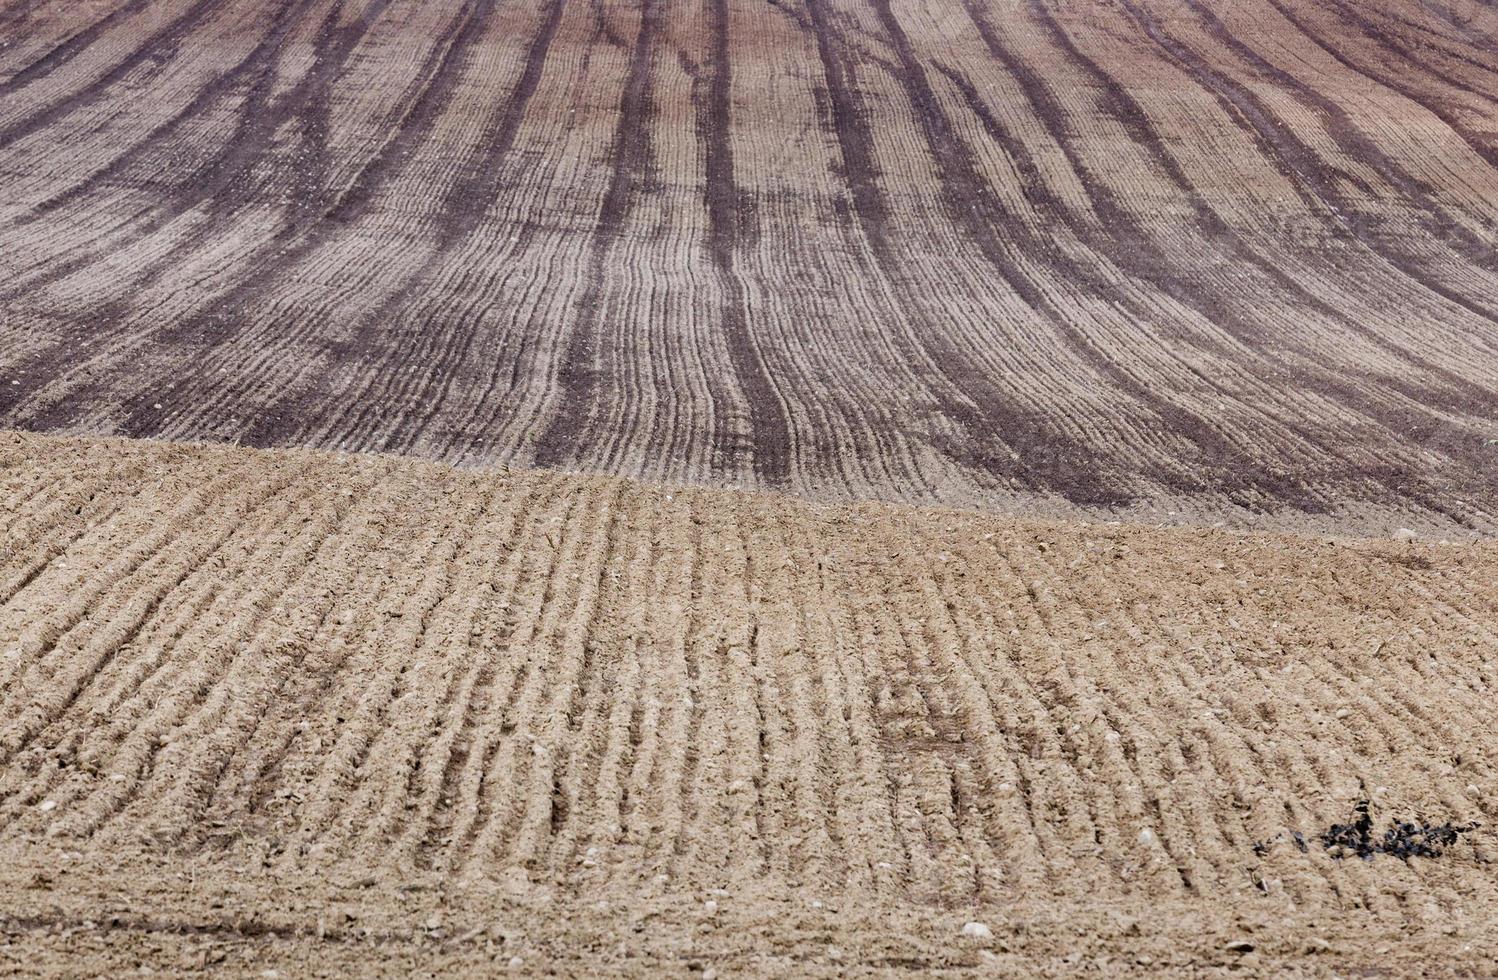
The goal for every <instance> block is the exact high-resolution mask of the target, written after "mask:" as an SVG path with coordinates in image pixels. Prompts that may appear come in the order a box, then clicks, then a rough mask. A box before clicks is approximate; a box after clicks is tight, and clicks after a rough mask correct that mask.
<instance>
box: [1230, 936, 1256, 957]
mask: <svg viewBox="0 0 1498 980" xmlns="http://www.w3.org/2000/svg"><path fill="white" fill-rule="evenodd" d="M1227 950H1228V952H1229V953H1237V954H1238V955H1240V956H1242V955H1243V954H1244V953H1252V952H1253V951H1254V944H1253V943H1251V942H1249V941H1248V940H1247V939H1235V940H1233V941H1232V942H1230V943H1228V945H1227Z"/></svg>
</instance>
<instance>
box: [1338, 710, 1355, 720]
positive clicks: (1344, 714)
mask: <svg viewBox="0 0 1498 980" xmlns="http://www.w3.org/2000/svg"><path fill="white" fill-rule="evenodd" d="M1350 714H1352V709H1351V708H1338V709H1337V717H1338V718H1346V717H1347V716H1348V715H1350Z"/></svg>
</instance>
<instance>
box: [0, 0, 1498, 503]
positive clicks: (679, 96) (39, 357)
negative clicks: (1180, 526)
mask: <svg viewBox="0 0 1498 980" xmlns="http://www.w3.org/2000/svg"><path fill="white" fill-rule="evenodd" d="M1495 38H1498V12H1495V10H1494V9H1493V7H1492V4H1491V3H1490V2H1487V0H1440V2H1433V0H1381V2H1378V3H1364V2H1356V0H1234V2H1233V3H1231V4H1222V3H1214V2H1210V0H1116V2H1104V0H708V2H703V3H697V2H691V3H688V2H683V0H627V2H626V0H606V2H604V0H599V2H583V0H571V2H568V0H544V2H535V3H513V2H503V0H234V2H228V0H97V2H89V3H79V2H78V0H0V175H3V182H4V183H3V186H4V193H3V195H0V424H3V425H6V426H9V427H17V428H25V429H30V430H37V431H39V430H48V431H72V432H76V433H94V434H126V435H135V436H148V437H165V438H182V439H193V440H199V439H210V440H222V441H228V442H238V443H242V444H248V445H256V446H314V447H326V448H334V449H350V450H360V449H369V450H381V451H392V452H400V453H411V454H416V455H420V456H423V457H426V458H430V459H435V460H443V461H450V462H457V463H476V464H486V463H505V464H520V465H530V464H538V465H540V466H543V467H547V468H553V469H563V470H567V469H578V470H588V471H601V472H609V473H615V474H624V475H631V476H636V477H640V478H644V479H650V480H667V481H673V482H680V481H686V482H705V483H710V484H719V485H724V484H726V485H736V486H743V487H749V488H761V489H764V488H769V489H776V490H786V491H793V492H798V493H802V494H809V495H814V496H817V497H820V498H823V499H834V498H835V499H862V498H880V499H886V500H897V501H905V502H915V503H919V502H931V503H938V504H945V505H958V506H978V507H984V508H993V507H1008V508H1012V509H1026V508H1029V509H1032V510H1034V511H1036V512H1040V511H1052V512H1055V513H1061V512H1062V510H1061V508H1065V507H1067V506H1071V505H1076V506H1082V507H1087V508H1094V509H1098V510H1103V511H1106V510H1109V509H1117V512H1118V513H1124V514H1134V515H1136V516H1139V517H1142V518H1144V519H1146V520H1151V521H1153V520H1157V519H1159V517H1160V516H1162V515H1166V512H1169V511H1176V512H1178V513H1179V514H1182V515H1186V516H1188V517H1191V518H1193V519H1196V518H1203V517H1209V518H1213V519H1215V517H1213V515H1218V516H1222V517H1223V518H1224V519H1231V518H1233V517H1234V516H1235V515H1238V516H1241V515H1244V514H1253V513H1259V512H1272V513H1273V512H1282V513H1286V514H1290V515H1312V516H1315V515H1331V516H1335V517H1339V518H1356V519H1357V520H1358V521H1363V522H1364V523H1366V524H1367V525H1369V526H1375V527H1381V528H1382V529H1383V530H1385V531H1388V530H1391V529H1392V528H1393V527H1398V526H1401V525H1409V526H1411V527H1422V528H1423V527H1432V528H1434V527H1436V526H1438V525H1439V526H1444V527H1445V528H1447V530H1448V532H1452V531H1453V530H1454V529H1459V528H1477V529H1484V530H1487V531H1491V530H1493V528H1494V524H1495V522H1494V519H1493V513H1494V501H1495V497H1498V494H1495V490H1498V476H1495V474H1498V441H1495V440H1498V330H1495V318H1498V257H1495V256H1498V248H1495V245H1498V232H1495V229H1498V166H1495V164H1498V56H1495V54H1494V51H1495ZM1347 526H1351V525H1347Z"/></svg>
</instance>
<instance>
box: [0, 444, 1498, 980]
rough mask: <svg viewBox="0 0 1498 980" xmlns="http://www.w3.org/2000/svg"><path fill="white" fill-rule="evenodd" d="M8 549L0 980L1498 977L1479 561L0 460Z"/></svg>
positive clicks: (683, 497)
mask: <svg viewBox="0 0 1498 980" xmlns="http://www.w3.org/2000/svg"><path fill="white" fill-rule="evenodd" d="M0 542H3V550H0V963H3V964H4V966H5V968H6V969H18V970H22V971H26V972H39V973H46V972H58V973H74V972H77V971H83V972H88V971H98V972H103V973H111V974H115V973H118V972H119V971H122V970H125V969H133V968H134V967H135V966H137V965H140V964H145V965H149V966H152V967H154V968H157V969H170V970H179V969H180V970H188V969H196V968H198V967H202V966H204V965H207V966H212V967H214V968H217V969H222V970H227V971H231V972H256V973H258V972H259V971H260V970H262V969H268V968H275V969H280V970H292V971H296V972H307V973H313V972H326V973H329V974H345V975H346V974H348V973H350V972H359V973H372V972H378V971H383V972H385V973H389V974H394V975H399V974H404V973H405V972H407V971H409V970H411V969H416V968H438V967H446V968H451V969H458V968H463V969H495V968H505V969H509V968H510V963H511V959H512V957H519V964H518V966H516V967H515V969H517V970H521V971H525V970H537V971H541V970H546V969H556V970H559V971H561V972H564V973H574V972H592V971H599V970H610V971H613V970H621V971H625V972H634V973H638V974H641V975H644V974H647V973H648V974H652V975H655V974H656V971H659V970H663V969H665V970H669V971H672V972H676V973H680V974H683V975H685V974H687V973H688V971H689V970H693V969H694V967H693V964H695V965H696V966H695V969H696V971H697V975H700V973H701V971H704V970H716V971H717V972H718V975H719V976H724V977H727V976H735V975H744V974H751V975H752V974H775V973H782V974H783V973H785V972H797V973H801V972H806V973H822V974H828V975H831V974H833V973H837V972H841V971H847V972H852V973H862V972H904V971H905V970H907V969H908V968H912V967H915V968H931V969H938V968H941V969H952V970H963V969H975V970H976V969H990V968H992V969H1007V970H1011V971H1013V970H1043V971H1057V972H1065V971H1070V970H1073V969H1082V968H1092V967H1102V968H1103V969H1104V970H1105V971H1107V972H1119V971H1124V970H1128V969H1134V970H1141V971H1154V970H1162V969H1177V970H1184V969H1187V968H1194V967H1200V968H1206V969H1223V970H1226V969H1231V968H1237V969H1242V968H1245V967H1247V968H1252V969H1255V970H1265V971H1267V970H1271V969H1273V970H1278V969H1282V968H1287V967H1288V968H1294V969H1296V970H1304V971H1308V972H1330V971H1337V972H1342V973H1346V972H1349V971H1354V970H1358V969H1381V968H1389V967H1392V968H1394V969H1396V970H1400V969H1403V970H1413V969H1415V968H1417V967H1418V968H1420V969H1421V970H1430V969H1434V970H1452V971H1456V970H1460V969H1463V968H1470V969H1473V970H1478V971H1480V970H1482V969H1485V968H1486V965H1487V964H1490V963H1491V962H1493V958H1494V957H1495V956H1498V944H1495V940H1494V936H1495V935H1498V930H1495V928H1494V927H1495V925H1498V923H1495V921H1494V913H1495V910H1498V879H1495V875H1494V872H1493V865H1492V864H1491V861H1492V857H1493V853H1494V842H1493V837H1492V832H1491V825H1492V824H1493V822H1494V817H1495V805H1494V800H1495V799H1498V778H1495V771H1494V758H1495V757H1494V752H1495V748H1498V736H1495V734H1494V728H1493V725H1492V705H1493V694H1494V676H1495V674H1494V672H1495V670H1498V648H1495V628H1498V608H1495V606H1498V548H1495V547H1493V546H1492V545H1489V544H1479V545H1461V546H1439V545H1428V544H1424V543H1395V542H1390V541H1371V540H1351V539H1341V540H1336V539H1314V538H1309V537H1291V536H1271V535H1254V536H1242V535H1233V534H1227V533H1222V532H1216V531H1205V530H1198V531H1189V530H1161V529H1155V528H1147V527H1141V526H1107V525H1097V524H1094V525H1087V524H1078V523H1071V524H1065V523H1038V522H1020V521H1014V520H998V519H990V518H986V517H983V516H979V515H974V514H969V513H961V512H955V511H940V510H929V509H926V510H922V509H913V508H905V507H898V506H887V505H873V504H866V505H857V506H837V507H830V506H815V505H809V504H805V503H798V502H795V501H792V500H789V499H786V498H781V497H776V496H771V495H752V494H742V493H734V492H725V491H708V490H699V489H690V490H682V489H667V488H660V487H652V486H645V485H640V484H636V483H632V482H627V481H622V480H619V479H614V478H603V477H572V476H559V475H550V474H539V473H472V472H462V471H455V470H452V469H449V468H446V467H441V466H437V465H433V464H422V463H412V462H404V461H399V460H394V459H390V458H381V457H338V456H331V455H325V454H317V453H312V452H306V451H296V452H265V451H255V450H244V449H234V448H199V447H187V446H167V445H161V444H153V443H137V444H127V443H120V442H114V441H108V440H88V441H85V440H64V439H55V438H46V437H37V436H28V435H16V434H9V435H6V436H5V437H4V439H3V443H0ZM1364 798H1366V799H1368V800H1370V801H1371V815H1372V817H1373V819H1374V822H1375V831H1376V832H1377V833H1379V834H1381V833H1382V832H1383V829H1384V828H1385V827H1386V826H1387V825H1388V822H1389V821H1390V820H1391V819H1396V818H1397V819H1401V820H1403V819H1409V820H1422V821H1426V820H1428V821H1430V822H1432V823H1438V824H1444V823H1446V822H1448V821H1450V822H1454V823H1456V824H1461V825H1467V824H1471V823H1481V824H1483V826H1481V827H1478V828H1476V829H1474V830H1471V831H1470V832H1466V833H1462V834H1460V835H1458V837H1457V840H1456V841H1455V842H1454V843H1452V844H1450V845H1449V846H1447V847H1445V848H1444V853H1442V855H1441V856H1439V857H1427V858H1419V857H1417V858H1413V859H1410V860H1409V861H1407V862H1406V861H1402V860H1400V859H1398V858H1395V857H1390V856H1387V855H1377V856H1375V857H1373V858H1372V859H1370V860H1360V859H1358V858H1356V857H1349V858H1344V859H1337V858H1335V857H1334V856H1333V855H1332V854H1331V853H1329V852H1328V851H1327V850H1326V849H1325V848H1324V847H1323V846H1322V845H1321V843H1320V841H1319V839H1318V838H1317V835H1318V834H1319V833H1321V832H1322V831H1324V830H1326V829H1327V828H1328V826H1329V825H1330V824H1332V823H1336V822H1344V821H1347V820H1350V819H1351V818H1352V816H1353V812H1354V807H1355V806H1356V804H1357V803H1358V802H1359V801H1360V800H1361V799H1364ZM1296 832H1298V833H1301V834H1303V835H1305V837H1306V839H1307V841H1308V846H1307V847H1306V849H1305V851H1304V852H1302V851H1301V850H1300V849H1299V848H1298V847H1297V846H1296V845H1295V842H1294V837H1293V834H1294V833H1296ZM1256 844H1258V845H1259V846H1258V847H1257V848H1256V846H1255V845H1256ZM969 921H973V922H981V923H983V924H985V925H986V926H988V928H989V930H990V931H991V935H989V936H977V937H974V936H963V935H961V929H962V927H963V925H964V924H965V923H967V922H969ZM1232 944H1249V945H1251V946H1252V947H1253V949H1252V951H1248V949H1247V948H1246V947H1244V946H1238V947H1233V945H1232Z"/></svg>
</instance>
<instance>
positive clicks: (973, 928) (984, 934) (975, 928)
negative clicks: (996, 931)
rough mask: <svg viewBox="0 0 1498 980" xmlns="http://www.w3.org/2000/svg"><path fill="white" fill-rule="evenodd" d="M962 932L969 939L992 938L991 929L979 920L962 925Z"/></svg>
mask: <svg viewBox="0 0 1498 980" xmlns="http://www.w3.org/2000/svg"><path fill="white" fill-rule="evenodd" d="M962 934H963V935H964V936H967V937H969V938H971V939H992V938H993V930H992V929H990V928H988V926H986V925H984V924H983V923H981V922H969V923H967V924H965V925H964V926H963V927H962Z"/></svg>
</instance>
